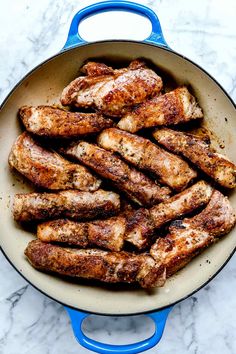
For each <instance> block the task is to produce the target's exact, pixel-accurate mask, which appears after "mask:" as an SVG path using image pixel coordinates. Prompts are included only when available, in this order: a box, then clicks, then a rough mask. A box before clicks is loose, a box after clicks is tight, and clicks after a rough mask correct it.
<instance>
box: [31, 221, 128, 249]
mask: <svg viewBox="0 0 236 354" xmlns="http://www.w3.org/2000/svg"><path fill="white" fill-rule="evenodd" d="M125 224H126V220H125V217H123V216H114V217H111V218H108V219H106V220H96V221H93V222H83V223H82V222H77V221H71V220H68V219H59V220H52V221H46V222H44V223H42V224H40V225H38V228H37V237H38V238H39V239H40V240H41V241H43V242H61V243H66V244H68V245H73V246H78V247H82V248H87V247H94V246H95V247H102V248H106V249H109V250H111V251H120V250H121V249H122V248H123V243H124V233H125Z"/></svg>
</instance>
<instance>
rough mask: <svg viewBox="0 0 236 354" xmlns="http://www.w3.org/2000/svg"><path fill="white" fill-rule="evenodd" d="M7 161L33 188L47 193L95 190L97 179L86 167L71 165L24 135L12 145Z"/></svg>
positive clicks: (98, 184) (26, 134)
mask: <svg viewBox="0 0 236 354" xmlns="http://www.w3.org/2000/svg"><path fill="white" fill-rule="evenodd" d="M8 162H9V165H10V167H11V168H15V169H16V170H17V171H18V172H20V173H21V174H22V175H23V176H25V177H26V178H28V179H29V180H30V181H31V182H33V183H34V184H35V185H36V186H39V187H44V188H47V189H51V190H58V189H71V188H74V189H78V190H81V191H94V190H97V189H98V188H99V186H100V184H101V180H99V179H97V178H96V177H95V176H93V175H92V174H91V173H90V172H89V171H88V170H87V168H86V167H84V166H80V165H78V164H74V163H71V162H69V161H67V160H66V159H64V158H63V157H61V156H60V155H58V154H57V153H55V152H52V151H50V150H46V149H44V148H43V147H42V146H41V145H40V144H39V143H38V142H36V141H35V140H34V139H33V138H32V137H31V136H30V135H29V134H28V133H27V132H24V133H22V134H21V135H20V136H19V137H18V138H17V139H16V141H15V143H14V144H13V146H12V149H11V152H10V155H9V158H8Z"/></svg>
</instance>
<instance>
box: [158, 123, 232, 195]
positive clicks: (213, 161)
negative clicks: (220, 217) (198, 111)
mask: <svg viewBox="0 0 236 354" xmlns="http://www.w3.org/2000/svg"><path fill="white" fill-rule="evenodd" d="M153 136H154V138H155V139H156V140H157V141H158V143H160V144H162V145H164V146H165V147H166V148H167V149H169V150H171V151H173V152H175V153H178V154H181V155H183V156H185V157H186V158H188V159H189V160H190V161H191V162H193V163H194V164H196V166H197V167H198V168H200V169H201V170H202V171H204V172H205V173H206V174H208V175H209V176H210V177H212V178H213V179H214V180H215V181H216V182H217V183H219V184H220V185H221V186H223V187H227V188H234V187H236V166H235V164H234V163H233V162H231V161H229V160H228V158H226V157H225V156H223V155H221V154H218V153H216V152H214V151H213V150H212V149H211V147H210V146H209V145H208V144H206V143H205V142H204V141H203V140H201V139H199V138H197V137H196V136H194V135H192V134H186V133H183V132H179V131H175V130H171V129H167V128H163V129H160V130H156V131H155V132H154V133H153Z"/></svg>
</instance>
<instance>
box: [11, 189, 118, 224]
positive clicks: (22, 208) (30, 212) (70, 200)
mask: <svg viewBox="0 0 236 354" xmlns="http://www.w3.org/2000/svg"><path fill="white" fill-rule="evenodd" d="M119 209H120V198H119V196H118V194H116V193H113V192H107V191H103V190H102V189H99V190H98V191H96V192H94V193H90V192H79V191H76V190H68V191H63V192H59V193H27V194H16V195H15V199H14V204H13V216H14V219H15V220H16V221H32V220H47V219H56V218H60V217H68V218H72V219H92V218H95V217H102V216H106V217H107V216H109V215H111V214H113V213H116V212H118V211H119Z"/></svg>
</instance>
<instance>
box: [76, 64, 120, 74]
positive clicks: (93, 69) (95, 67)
mask: <svg viewBox="0 0 236 354" xmlns="http://www.w3.org/2000/svg"><path fill="white" fill-rule="evenodd" d="M80 71H81V72H82V73H84V74H85V75H87V76H101V75H113V74H114V70H113V69H112V67H110V66H107V65H106V64H103V63H98V62H94V61H89V62H87V63H86V64H85V65H84V66H82V68H81V70H80Z"/></svg>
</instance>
